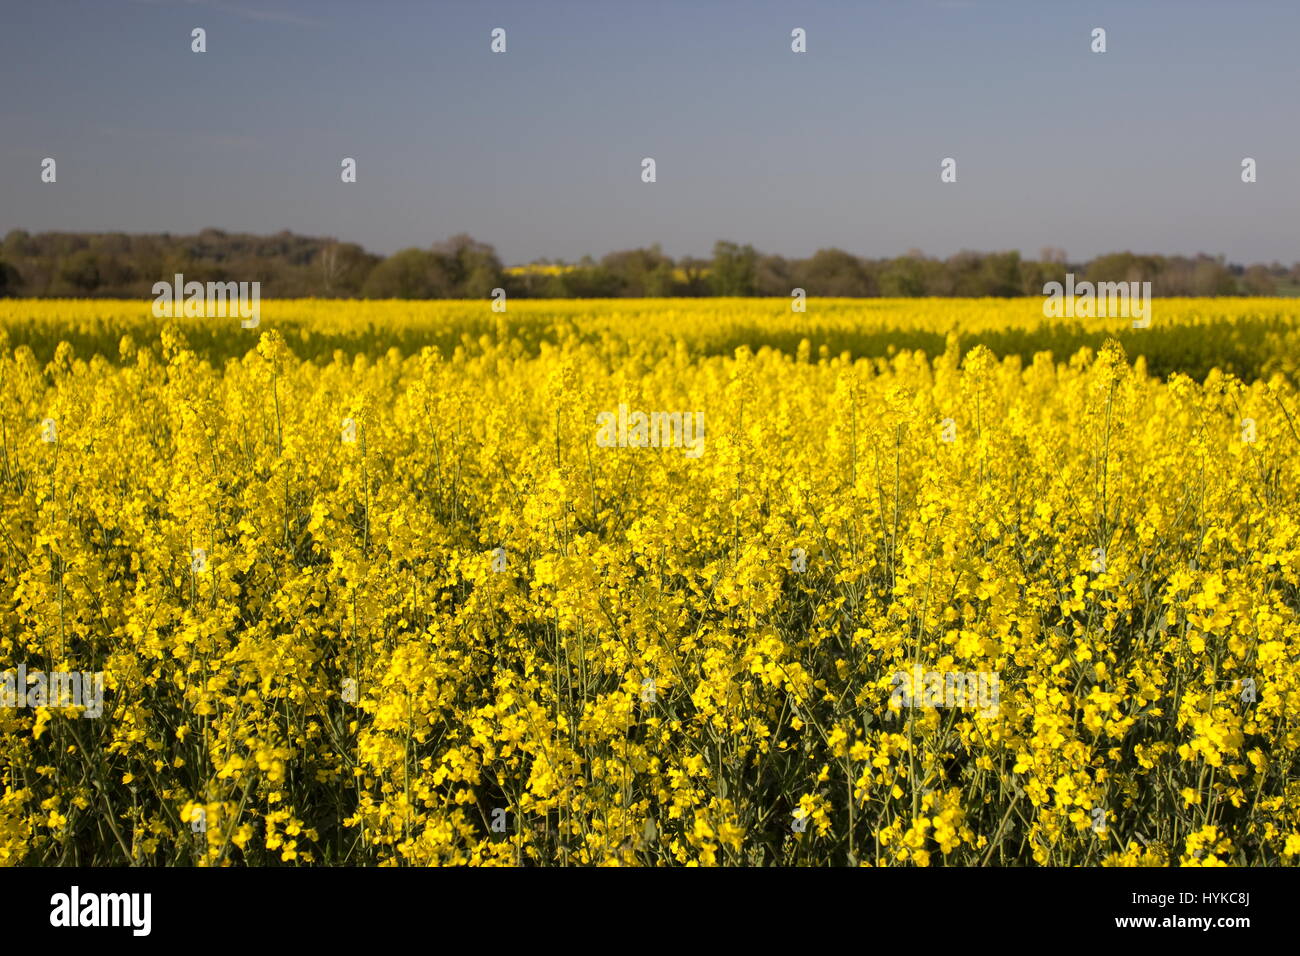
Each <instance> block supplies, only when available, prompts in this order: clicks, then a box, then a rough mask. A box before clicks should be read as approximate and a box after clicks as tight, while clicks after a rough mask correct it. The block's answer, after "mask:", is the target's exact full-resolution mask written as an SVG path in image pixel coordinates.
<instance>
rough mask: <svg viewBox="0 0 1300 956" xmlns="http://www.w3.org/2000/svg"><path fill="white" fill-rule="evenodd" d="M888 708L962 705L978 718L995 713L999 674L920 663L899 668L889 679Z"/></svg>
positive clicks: (997, 701) (997, 702)
mask: <svg viewBox="0 0 1300 956" xmlns="http://www.w3.org/2000/svg"><path fill="white" fill-rule="evenodd" d="M890 680H891V682H892V683H893V685H894V689H893V691H892V692H891V693H890V695H889V705H890V709H891V710H893V709H894V707H895V706H897V707H900V708H901V707H922V708H928V707H933V708H938V707H948V708H952V707H962V708H968V709H970V710H977V711H979V714H980V716H981V717H996V716H997V715H998V708H999V697H1000V693H1001V687H1000V684H999V681H998V675H997V674H995V673H991V672H988V671H964V672H963V671H926V670H922V669H921V666H920V665H919V664H916V665H913V667H912V670H911V672H910V673H909V672H908V671H899V672H898V673H896V674H895V675H894V676H893V677H892V678H891V679H890Z"/></svg>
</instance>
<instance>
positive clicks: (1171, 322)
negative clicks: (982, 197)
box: [0, 298, 1300, 380]
mask: <svg viewBox="0 0 1300 956" xmlns="http://www.w3.org/2000/svg"><path fill="white" fill-rule="evenodd" d="M150 306H151V302H150V301H140V300H121V299H53V300H34V299H7V300H0V331H2V332H3V334H4V335H5V336H6V337H7V340H8V346H9V347H10V348H17V347H19V346H24V345H25V346H27V347H29V348H30V349H32V351H33V353H34V354H35V356H36V357H37V358H38V359H40V360H41V361H42V362H47V361H49V360H50V358H51V357H52V356H53V355H54V350H55V348H56V347H57V346H58V344H59V343H60V342H67V343H68V344H69V345H71V346H72V349H73V353H74V354H75V355H77V356H79V357H83V358H84V357H89V356H91V355H102V356H104V357H106V358H108V359H110V360H112V359H116V358H117V357H118V355H119V349H120V346H121V342H122V339H123V338H124V337H128V336H129V337H130V339H131V340H132V341H133V342H134V343H135V345H136V346H150V345H155V346H156V344H157V342H158V339H159V335H160V333H161V331H162V329H163V328H164V326H166V325H167V324H168V323H173V324H174V325H175V327H176V328H178V329H179V330H180V331H182V332H183V334H184V335H185V338H186V340H187V341H188V343H189V347H190V349H192V350H193V351H194V353H195V354H196V355H198V356H200V357H202V358H205V359H207V360H209V361H211V362H212V363H214V364H216V365H220V364H222V363H224V362H225V361H227V360H229V359H232V358H239V357H241V356H243V355H244V353H245V352H247V351H248V349H250V348H251V347H252V346H253V345H254V344H255V343H256V336H257V330H249V329H242V328H240V326H239V321H238V320H237V319H213V318H175V319H158V318H155V317H154V316H153V315H152V313H151V308H150ZM1151 308H1152V313H1153V317H1152V321H1151V325H1150V327H1149V328H1143V329H1134V328H1132V322H1131V320H1129V319H1124V318H1104V319H1068V320H1060V319H1048V318H1045V317H1044V316H1043V308H1042V299H1041V298H1009V299H931V298H910V299H839V298H826V299H818V298H813V299H809V300H808V303H807V311H806V312H803V313H796V312H792V311H791V302H790V300H789V299H785V298H779V299H778V298H712V299H682V298H678V299H567V300H554V299H549V300H512V301H509V302H508V304H507V311H505V312H504V313H497V312H493V311H492V310H491V306H490V302H489V301H488V300H478V301H474V300H452V301H397V300H394V301H362V300H321V299H275V300H265V301H263V302H262V304H261V323H262V325H261V328H262V329H266V328H274V329H277V330H278V331H279V332H280V333H281V334H282V335H283V336H284V339H285V343H286V344H287V346H288V347H289V348H290V349H291V350H292V351H293V353H294V354H295V355H296V356H297V357H298V358H301V359H308V360H312V361H317V362H320V361H329V360H330V359H332V358H333V356H334V353H335V352H336V351H339V352H343V353H344V354H348V355H358V354H369V355H378V354H381V353H384V352H387V351H389V350H390V349H396V350H397V351H398V353H400V354H402V355H412V354H415V353H418V352H419V351H420V350H421V349H423V348H426V347H428V346H434V347H436V348H438V349H439V350H440V351H441V352H443V353H444V354H447V355H450V354H452V353H454V352H455V350H456V349H464V350H465V351H466V352H467V353H468V354H474V353H476V352H479V351H481V350H482V348H483V347H484V345H485V344H486V343H505V342H507V341H509V343H510V347H511V348H513V349H515V350H518V351H519V352H521V353H522V354H527V355H536V354H538V352H539V351H540V350H541V348H542V347H543V345H544V344H549V345H552V346H555V345H559V344H560V343H562V342H570V343H573V342H578V343H597V344H600V345H601V347H602V348H603V349H605V350H606V351H607V352H608V351H617V350H619V349H624V348H628V347H630V346H631V345H633V344H635V345H636V346H637V347H640V346H641V345H651V346H652V347H653V346H654V345H655V343H656V342H657V343H658V344H659V346H660V347H662V348H664V349H673V348H676V347H677V345H678V344H679V343H680V344H681V346H683V347H685V348H686V349H688V350H689V351H690V352H691V353H692V354H696V355H705V356H707V355H730V354H732V353H733V352H734V351H735V350H736V349H737V348H740V347H742V346H748V347H749V348H751V349H753V350H755V351H758V350H761V349H763V348H771V349H776V350H779V351H782V352H785V353H788V354H791V355H798V354H800V352H801V350H802V351H803V353H804V354H806V355H809V356H811V357H812V358H814V359H815V358H817V357H819V356H821V355H823V354H825V355H830V356H840V355H841V354H845V353H847V355H848V356H849V357H850V358H888V357H891V356H894V355H896V354H898V353H899V352H901V351H919V352H923V353H925V354H926V355H927V356H929V357H931V358H933V357H935V356H938V355H941V354H943V352H944V351H945V350H946V348H947V344H948V338H949V337H950V336H956V338H957V343H958V346H959V349H960V351H961V353H962V354H964V353H965V352H967V351H969V350H970V349H971V348H973V347H974V346H976V345H985V346H987V347H988V348H989V349H990V350H991V351H992V352H993V353H994V355H996V356H997V357H999V358H1003V357H1006V356H1011V355H1015V356H1019V357H1020V359H1021V360H1022V361H1024V362H1025V363H1028V362H1030V361H1032V360H1033V357H1034V356H1035V355H1036V354H1037V353H1039V352H1048V353H1051V355H1052V357H1053V358H1054V359H1055V360H1056V361H1066V360H1068V359H1069V358H1070V357H1071V356H1073V355H1074V354H1076V353H1077V352H1078V351H1079V349H1081V348H1089V349H1091V350H1093V351H1096V350H1097V349H1098V348H1100V347H1101V346H1102V344H1103V343H1104V342H1105V341H1106V340H1108V339H1115V340H1116V341H1118V342H1119V343H1120V344H1121V345H1122V346H1123V348H1124V351H1125V354H1126V355H1128V356H1129V358H1130V359H1136V358H1138V357H1141V358H1142V359H1144V360H1145V364H1146V370H1147V372H1148V373H1150V374H1152V375H1155V376H1158V377H1161V378H1165V377H1167V376H1168V375H1170V374H1171V373H1174V372H1182V373H1183V374H1186V375H1189V376H1191V377H1192V378H1195V379H1197V380H1203V379H1204V378H1205V376H1206V375H1207V374H1208V373H1209V371H1210V370H1211V369H1212V368H1216V367H1217V368H1218V369H1219V370H1220V371H1223V372H1227V373H1231V374H1233V375H1236V376H1237V377H1239V378H1242V379H1246V380H1252V379H1256V378H1260V377H1267V376H1268V375H1271V374H1273V373H1274V372H1281V373H1283V374H1286V375H1287V376H1288V377H1291V378H1292V379H1293V380H1294V378H1295V375H1296V371H1297V368H1298V367H1300V300H1297V299H1282V298H1204V299H1192V298H1170V299H1153V300H1152V305H1151Z"/></svg>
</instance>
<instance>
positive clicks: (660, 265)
mask: <svg viewBox="0 0 1300 956" xmlns="http://www.w3.org/2000/svg"><path fill="white" fill-rule="evenodd" d="M178 272H179V273H182V274H183V275H184V276H185V278H186V280H187V281H189V280H197V281H200V282H218V281H220V282H226V281H258V282H260V283H261V294H262V295H263V296H264V297H304V296H317V297H321V298H330V297H334V298H339V297H343V298H381V299H388V298H399V299H446V298H486V297H488V296H490V295H491V294H492V290H493V289H497V288H503V289H505V290H506V293H507V295H509V296H517V297H525V298H595V297H610V298H613V297H621V296H710V295H734V296H749V295H762V296H788V295H790V293H791V290H792V289H795V288H801V289H804V290H805V292H806V293H807V294H808V295H810V296H1037V295H1042V294H1043V285H1044V283H1047V282H1051V281H1060V280H1061V278H1062V277H1063V276H1064V274H1065V273H1067V272H1073V273H1074V274H1075V276H1076V278H1078V279H1079V280H1080V281H1082V280H1085V279H1086V280H1090V281H1093V282H1124V281H1150V282H1151V284H1152V292H1153V293H1154V294H1155V295H1204V296H1217V295H1298V294H1300V263H1295V264H1293V265H1291V266H1289V267H1288V266H1283V265H1281V264H1279V263H1276V262H1275V263H1272V264H1271V265H1262V264H1256V265H1250V266H1241V265H1234V264H1231V263H1226V262H1225V261H1224V259H1223V257H1222V256H1208V255H1198V256H1196V257H1194V258H1189V257H1184V256H1159V255H1135V254H1134V253H1131V252H1117V253H1110V254H1108V255H1103V256H1098V257H1096V258H1094V259H1091V260H1089V261H1086V262H1078V263H1071V262H1068V261H1067V260H1066V257H1065V253H1064V252H1063V251H1061V250H1059V249H1054V248H1047V249H1044V250H1042V252H1041V253H1040V256H1039V258H1038V259H1022V258H1021V256H1020V254H1019V253H1018V252H959V253H957V254H956V255H953V256H949V257H948V258H947V259H937V258H933V257H929V256H926V255H924V254H922V253H921V252H919V251H916V250H913V251H911V252H908V253H907V254H906V255H902V256H897V257H895V258H892V259H866V258H862V257H861V256H855V255H853V254H852V253H849V252H845V251H844V250H842V249H820V250H818V251H817V252H816V253H814V254H813V255H811V256H809V257H808V258H806V259H793V258H786V257H784V256H777V255H767V254H764V253H761V252H758V251H757V250H755V249H754V247H753V246H749V245H739V244H737V243H734V242H728V241H725V240H720V241H718V242H717V243H716V244H715V245H714V247H713V255H712V257H711V258H708V259H703V258H694V257H690V256H684V257H681V258H678V259H673V258H672V257H670V256H668V255H665V254H664V253H663V252H662V251H661V250H660V248H659V246H657V245H655V246H650V247H649V248H644V249H629V250H625V251H622V252H611V253H609V254H608V255H605V256H603V257H602V258H600V259H599V260H596V259H593V258H591V257H584V258H583V259H582V260H580V261H579V262H576V263H562V262H547V261H542V262H536V263H532V264H531V265H528V266H520V267H514V268H506V267H504V266H503V265H502V263H501V260H500V258H498V256H497V254H496V250H495V249H493V247H492V246H490V245H488V244H486V243H482V242H478V241H476V240H475V239H473V238H471V237H469V236H466V235H459V236H454V237H452V238H451V239H449V240H447V241H446V242H441V243H437V244H435V245H433V246H431V247H430V248H428V249H415V248H412V249H403V250H401V251H400V252H396V253H394V254H393V255H391V256H387V257H385V256H379V255H375V254H373V253H370V252H367V251H366V250H364V249H363V248H361V247H360V246H359V245H356V244H355V243H350V242H338V241H336V240H334V239H320V238H311V237H307V236H297V235H294V234H293V233H290V232H280V233H276V234H275V235H273V236H255V235H248V234H244V233H227V232H222V231H220V230H217V229H205V230H203V231H202V232H200V233H199V234H198V235H194V236H173V235H169V234H166V233H163V234H158V235H153V234H149V235H130V234H126V233H79V232H44V233H36V234H31V233H28V232H25V231H23V230H21V229H15V230H12V231H10V232H9V233H8V234H7V235H6V236H5V238H4V241H3V244H2V245H0V296H33V297H54V296H61V297H87V296H105V297H108V296H112V297H120V298H139V297H151V296H152V291H151V290H152V287H153V284H154V283H155V282H157V281H159V280H166V281H171V279H172V277H173V276H174V275H175V274H176V273H178Z"/></svg>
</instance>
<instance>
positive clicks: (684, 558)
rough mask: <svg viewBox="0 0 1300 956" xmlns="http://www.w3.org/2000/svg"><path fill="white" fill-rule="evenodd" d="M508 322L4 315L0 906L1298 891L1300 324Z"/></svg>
mask: <svg viewBox="0 0 1300 956" xmlns="http://www.w3.org/2000/svg"><path fill="white" fill-rule="evenodd" d="M1207 303H1208V304H1207ZM1038 306H1039V304H1038V303H1034V304H1033V307H1034V308H1038ZM509 308H510V311H509V312H508V313H505V314H504V315H502V314H496V315H494V314H493V313H492V312H491V311H490V308H489V305H488V303H463V302H462V303H428V304H423V303H422V304H415V303H329V302H315V303H308V302H266V303H264V304H263V309H262V326H261V327H260V328H258V329H255V330H246V329H241V328H239V326H238V322H227V321H226V320H218V319H203V320H198V319H195V320H172V319H167V320H152V319H150V318H149V317H148V308H147V304H145V306H144V307H143V308H142V307H141V305H140V303H81V302H54V303H35V302H13V301H10V302H5V303H0V598H2V601H0V674H3V673H6V672H11V671H13V670H14V669H16V668H17V667H18V666H19V665H20V664H22V665H25V666H26V668H27V671H28V672H29V673H30V672H34V671H38V670H39V671H44V672H56V671H57V672H70V671H79V672H102V673H103V675H104V681H105V686H106V694H105V699H104V706H103V713H102V716H99V717H97V718H96V717H91V716H89V715H88V714H81V713H78V710H77V708H52V707H49V706H34V707H23V706H14V707H0V787H2V788H3V789H2V790H0V864H15V863H28V864H34V863H51V864H53V863H76V864H126V863H143V864H173V863H187V864H194V865H232V864H254V865H257V864H266V863H270V862H276V863H282V862H287V863H293V864H299V865H301V864H376V865H431V864H489V865H503V864H504V865H515V864H527V865H638V864H639V865H669V864H672V865H714V864H717V865H750V864H772V863H776V864H798V865H805V864H814V865H815V864H833V865H843V864H846V863H847V864H853V865H899V864H901V865H917V866H927V865H976V864H1003V865H1006V864H1035V863H1037V864H1053V865H1108V866H1119V865H1153V864H1154V865H1168V864H1183V865H1201V866H1209V865H1236V864H1278V863H1287V864H1290V863H1294V862H1296V860H1297V858H1298V857H1300V773H1297V767H1296V766H1295V760H1296V755H1297V754H1300V670H1298V669H1297V667H1296V661H1297V660H1300V508H1298V507H1297V500H1298V499H1300V432H1298V431H1297V429H1298V428H1300V419H1298V418H1297V416H1298V415H1300V395H1297V390H1296V387H1295V384H1294V382H1295V379H1294V375H1293V372H1294V369H1295V364H1294V363H1295V362H1296V360H1297V357H1298V355H1300V352H1298V351H1297V349H1296V342H1297V341H1298V340H1297V337H1296V329H1297V327H1298V326H1300V322H1298V317H1300V313H1298V310H1297V309H1296V308H1295V306H1292V305H1288V304H1284V303H1281V302H1279V301H1276V300H1245V301H1243V302H1237V303H1232V302H1226V301H1225V300H1213V301H1212V302H1211V300H1206V302H1196V301H1194V300H1187V301H1181V302H1166V301H1163V300H1160V301H1157V302H1156V304H1155V308H1156V312H1155V321H1154V322H1153V325H1152V328H1151V329H1147V330H1133V331H1131V332H1124V330H1123V329H1122V325H1123V323H1116V322H1114V321H1112V322H1111V323H1110V325H1111V327H1110V330H1109V331H1110V333H1111V334H1113V335H1114V337H1115V338H1117V339H1118V340H1119V341H1120V342H1123V343H1126V344H1127V347H1128V349H1129V351H1131V352H1133V353H1135V354H1137V353H1138V352H1140V353H1141V354H1140V357H1138V358H1136V359H1134V360H1130V359H1129V358H1128V357H1126V355H1125V352H1124V347H1123V346H1122V345H1121V344H1119V343H1117V342H1105V341H1104V333H1105V332H1106V329H1104V328H1103V327H1102V326H1103V323H1099V324H1097V326H1096V328H1088V329H1082V330H1080V329H1074V330H1073V331H1071V330H1068V329H1063V328H1062V327H1060V326H1056V325H1052V324H1050V323H1049V322H1047V320H1044V319H1043V318H1042V317H1041V314H1040V315H1038V316H1037V318H1035V317H1034V316H1033V315H1032V314H1031V310H1030V308H1029V307H1027V306H1025V305H1023V304H1021V303H1008V302H993V301H976V302H972V301H956V300H954V301H939V300H928V301H925V302H915V303H899V302H892V303H891V302H882V303H877V302H848V301H829V302H825V303H822V302H817V301H813V302H812V303H810V305H809V312H808V313H807V314H806V315H798V314H794V315H791V314H788V310H789V305H788V303H772V302H770V301H765V302H756V303H755V302H744V301H741V300H729V301H728V300H722V301H719V300H711V301H709V302H707V303H704V304H690V303H687V304H683V303H681V302H678V301H673V302H658V303H655V302H646V301H640V302H635V301H629V302H618V303H590V302H555V301H547V302H545V303H530V304H527V306H526V307H525V306H524V305H517V304H516V303H511V304H510V307H509ZM782 309H784V310H785V311H784V312H782V311H781V310H782ZM151 323H152V324H151ZM1116 326H1120V327H1118V328H1117V327H1116ZM995 329H996V330H1000V331H999V332H998V333H997V334H998V335H1001V336H1002V338H1001V339H997V338H996V336H993V337H992V338H990V336H992V331H991V330H995ZM1094 334H1095V335H1097V336H1102V338H1103V341H1102V342H1101V343H1099V344H1098V345H1097V346H1096V347H1094V346H1091V345H1087V344H1084V345H1083V346H1082V347H1079V348H1075V347H1074V346H1076V345H1078V344H1079V343H1078V342H1077V341H1075V340H1074V339H1072V338H1071V337H1070V336H1072V335H1086V336H1091V335H1094ZM891 335H893V336H895V338H896V339H897V342H898V343H901V344H897V345H896V346H895V347H892V348H890V347H882V348H879V349H876V348H874V347H872V346H871V342H873V341H876V340H877V339H879V340H881V341H883V340H884V339H886V338H889V337H890V336H891ZM1142 335H1148V336H1152V338H1151V340H1150V341H1152V342H1154V343H1155V346H1154V348H1153V351H1152V352H1148V351H1147V350H1145V349H1144V348H1143V345H1142V343H1143V341H1144V340H1143V339H1141V338H1140V336H1142ZM981 336H984V337H985V338H988V341H989V347H986V346H985V345H978V344H977V345H974V347H971V343H972V342H974V341H977V340H980V337H981ZM109 343H111V347H110V345H109ZM1135 343H1136V344H1135ZM1188 343H1191V344H1188ZM1179 350H1181V351H1179ZM1211 353H1213V354H1217V355H1218V356H1219V357H1220V359H1221V361H1219V362H1218V363H1217V364H1219V365H1220V366H1221V368H1218V369H1205V370H1203V369H1201V367H1200V365H1199V364H1198V363H1200V362H1202V360H1204V359H1205V358H1206V356H1207V355H1209V354H1211ZM999 355H1002V356H1003V357H1002V358H999V357H998V356H999ZM1054 355H1055V357H1054ZM1026 356H1027V357H1026ZM1155 356H1159V361H1160V362H1162V363H1164V371H1163V373H1162V374H1160V375H1157V374H1153V368H1154V365H1155V363H1156V357H1155ZM1180 356H1181V358H1180ZM1224 367H1231V368H1233V369H1235V374H1234V373H1232V372H1227V371H1224V370H1223V368H1224ZM1179 368H1182V369H1183V370H1184V371H1188V372H1191V373H1193V374H1183V372H1182V371H1178V370H1177V369H1179ZM1166 373H1167V374H1166ZM620 406H626V408H628V409H632V410H644V411H645V412H646V413H654V414H661V415H667V414H672V413H681V415H682V417H685V416H687V415H690V414H692V413H695V412H699V413H702V414H703V418H702V421H703V422H704V435H703V436H702V442H703V446H702V447H703V453H702V454H700V455H698V456H692V455H688V454H685V453H684V449H682V448H680V447H673V446H672V445H671V443H668V444H667V445H666V446H661V447H638V446H637V443H636V442H624V443H622V444H616V445H610V444H608V443H605V444H601V443H598V442H597V434H598V426H597V417H598V416H599V415H601V414H602V413H606V412H612V413H614V415H615V416H617V415H618V410H619V409H620ZM900 675H903V676H904V677H906V678H907V679H903V680H900V679H899V678H900ZM910 675H924V678H925V679H924V681H922V684H924V685H925V686H926V688H927V690H926V693H920V692H919V691H917V689H916V688H917V683H916V681H914V680H913V679H912V678H911V676H910ZM930 689H933V690H934V691H935V693H934V694H933V696H931V695H930V694H929V690H930ZM990 692H991V693H992V696H991V697H990Z"/></svg>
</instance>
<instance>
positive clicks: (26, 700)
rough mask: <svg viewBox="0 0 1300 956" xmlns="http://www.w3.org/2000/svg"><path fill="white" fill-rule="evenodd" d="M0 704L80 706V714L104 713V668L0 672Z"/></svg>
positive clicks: (20, 667)
mask: <svg viewBox="0 0 1300 956" xmlns="http://www.w3.org/2000/svg"><path fill="white" fill-rule="evenodd" d="M0 707H5V708H15V709H17V708H22V707H31V708H36V707H83V708H85V709H84V710H83V711H82V716H83V717H99V716H101V715H102V714H103V713H104V672H103V671H93V672H92V671H50V672H49V673H46V672H45V671H31V672H28V670H27V665H26V664H19V665H18V669H17V670H16V671H3V672H0Z"/></svg>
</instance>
